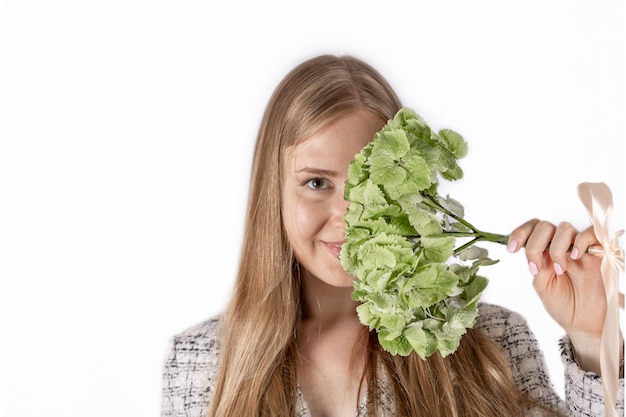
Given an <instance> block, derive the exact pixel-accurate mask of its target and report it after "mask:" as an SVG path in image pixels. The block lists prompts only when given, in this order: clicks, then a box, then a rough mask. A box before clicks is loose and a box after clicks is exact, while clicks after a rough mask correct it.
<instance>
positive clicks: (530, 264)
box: [528, 262, 539, 275]
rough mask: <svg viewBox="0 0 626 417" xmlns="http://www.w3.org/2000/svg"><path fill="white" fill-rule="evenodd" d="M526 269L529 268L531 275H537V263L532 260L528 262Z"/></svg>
mask: <svg viewBox="0 0 626 417" xmlns="http://www.w3.org/2000/svg"><path fill="white" fill-rule="evenodd" d="M528 269H530V273H531V274H533V275H537V273H539V269H538V268H537V264H536V263H534V262H528Z"/></svg>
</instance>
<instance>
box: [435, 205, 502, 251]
mask: <svg viewBox="0 0 626 417" xmlns="http://www.w3.org/2000/svg"><path fill="white" fill-rule="evenodd" d="M423 201H424V203H425V204H426V205H428V206H430V207H432V208H434V209H435V210H438V211H440V212H442V213H444V214H446V215H448V216H450V217H452V218H453V219H454V220H456V221H457V222H459V223H461V224H462V225H464V226H465V227H467V228H469V229H470V230H472V231H471V232H444V233H443V234H442V236H452V237H473V238H474V239H472V240H470V241H469V242H467V243H465V244H464V245H462V246H460V247H458V248H457V249H455V250H454V254H455V255H456V254H458V253H459V252H461V251H462V250H463V249H466V248H468V247H470V246H472V245H473V244H474V243H476V242H480V241H486V242H494V243H499V244H501V245H506V244H507V242H508V240H509V236H508V235H500V234H497V233H489V232H483V231H482V230H479V229H478V228H477V227H475V226H474V225H473V224H471V223H470V222H468V221H467V220H465V219H464V218H462V217H460V216H457V215H456V214H455V213H453V212H451V211H450V210H448V209H446V208H445V207H443V206H442V205H441V204H439V202H437V201H436V200H435V199H434V198H433V197H432V196H426V198H425V199H424V200H423Z"/></svg>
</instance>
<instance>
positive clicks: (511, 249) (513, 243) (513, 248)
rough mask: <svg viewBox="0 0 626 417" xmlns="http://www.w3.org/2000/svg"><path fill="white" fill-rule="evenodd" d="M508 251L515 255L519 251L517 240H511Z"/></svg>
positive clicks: (507, 246)
mask: <svg viewBox="0 0 626 417" xmlns="http://www.w3.org/2000/svg"><path fill="white" fill-rule="evenodd" d="M506 250H508V251H509V252H511V253H513V252H515V251H516V250H517V240H515V239H511V240H509V243H508V244H507V245H506Z"/></svg>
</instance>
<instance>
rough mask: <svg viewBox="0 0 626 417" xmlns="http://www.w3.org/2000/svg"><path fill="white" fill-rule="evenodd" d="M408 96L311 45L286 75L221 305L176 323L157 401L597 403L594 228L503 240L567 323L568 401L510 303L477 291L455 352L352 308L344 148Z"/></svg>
mask: <svg viewBox="0 0 626 417" xmlns="http://www.w3.org/2000/svg"><path fill="white" fill-rule="evenodd" d="M400 108H401V103H400V101H399V100H398V98H397V96H396V94H395V93H394V92H393V91H392V89H391V88H390V86H389V85H388V83H387V82H386V81H385V80H384V79H383V78H382V77H381V76H380V75H379V74H378V73H377V72H376V71H375V70H374V69H372V68H371V67H370V66H368V65H366V64H365V63H363V62H361V61H359V60H357V59H354V58H351V57H332V56H321V57H317V58H314V59H311V60H309V61H307V62H304V63H303V64H301V65H299V66H298V67H296V68H295V69H294V70H293V71H292V72H290V73H289V74H288V75H287V76H286V78H285V79H284V80H283V81H282V82H281V84H280V85H279V86H278V88H277V89H276V91H275V93H274V95H273V96H272V98H271V100H270V103H269V104H268V107H267V109H266V112H265V115H264V118H263V121H262V124H261V128H260V131H259V135H258V140H257V144H256V150H255V156H254V161H253V169H252V181H251V187H250V195H249V207H248V214H247V225H246V231H245V236H244V247H243V253H242V257H241V263H240V266H239V273H238V277H237V281H236V285H235V290H234V294H233V297H232V299H231V301H230V304H229V306H228V308H227V310H226V311H225V312H224V314H223V315H221V316H220V317H218V318H214V319H212V320H209V321H208V322H205V323H202V324H200V325H198V326H196V327H194V328H191V329H189V330H187V331H185V332H183V333H181V334H180V335H178V336H176V337H175V338H174V339H173V347H172V350H171V353H170V356H169V357H168V359H167V362H166V365H165V371H164V386H163V410H162V415H163V416H183V415H184V416H207V415H208V416H212V417H213V416H214V417H226V416H228V417H230V416H308V415H311V416H313V417H316V416H354V415H368V416H383V415H384V416H391V415H393V416H417V415H425V416H495V415H498V416H513V415H521V414H530V413H531V411H532V412H539V413H545V414H548V415H550V414H553V415H557V414H558V413H560V414H562V415H565V414H568V413H569V414H571V415H589V416H591V415H594V416H595V415H599V414H601V413H603V412H604V409H603V403H602V387H601V381H600V379H599V377H598V374H599V360H598V358H599V335H600V333H601V331H602V323H603V320H604V311H605V310H606V309H605V307H603V306H605V305H606V302H605V298H604V292H603V286H602V281H601V279H600V273H599V260H598V259H597V258H595V257H593V256H590V255H585V254H584V252H585V250H586V249H587V247H588V246H589V245H591V244H593V243H596V240H595V237H594V233H593V230H592V229H588V230H585V231H583V232H581V233H579V232H578V231H576V230H575V229H574V228H573V227H572V226H571V225H569V224H566V223H563V224H560V225H559V226H554V225H552V224H550V223H547V222H542V221H538V220H531V221H529V222H527V223H525V224H524V225H522V226H520V227H519V228H517V229H516V230H514V231H513V232H512V233H511V237H510V240H509V246H508V249H509V250H510V251H511V252H516V251H518V250H520V249H521V248H522V247H524V246H525V250H526V254H527V257H528V260H529V267H530V269H531V272H532V273H533V274H534V276H535V278H534V285H535V288H536V289H537V291H538V293H539V295H540V297H541V298H542V300H543V302H544V305H545V307H546V310H547V311H548V313H550V315H551V316H552V317H553V318H554V319H555V320H557V322H558V323H559V324H560V325H561V326H562V327H563V328H564V329H565V331H566V332H567V335H568V336H567V337H566V338H565V339H564V341H563V355H564V361H565V364H566V383H567V392H568V398H567V402H564V401H561V400H560V399H559V398H558V396H557V395H556V394H555V393H554V391H553V390H552V387H551V384H550V381H549V378H548V376H547V373H546V369H545V366H544V363H543V358H542V354H541V352H540V351H539V350H538V347H537V343H536V341H535V339H534V337H533V336H532V334H531V332H530V331H529V330H528V328H527V326H526V324H525V322H524V320H523V319H522V318H521V317H520V316H518V315H517V314H515V313H512V312H510V311H507V310H505V309H503V308H500V307H497V306H492V305H486V304H483V305H481V306H480V314H479V317H478V320H477V323H476V326H475V328H474V329H470V330H469V331H468V333H467V334H466V335H465V336H464V337H463V339H462V340H461V345H460V347H459V349H458V350H457V352H456V353H455V354H453V355H450V356H448V357H446V358H441V357H440V356H439V355H437V354H436V355H433V356H431V357H430V358H428V360H426V361H423V360H421V359H420V358H419V357H417V356H416V355H410V356H408V357H399V356H391V355H389V354H388V353H386V352H385V351H383V350H382V349H381V348H380V346H379V345H378V343H377V339H376V337H375V335H372V334H370V333H369V332H368V329H367V328H366V327H365V326H362V325H361V324H359V321H358V318H357V315H356V311H355V308H356V304H355V302H354V301H353V300H352V298H351V292H352V284H351V282H352V279H353V278H352V277H351V276H349V275H348V274H347V273H346V272H345V271H344V270H343V269H342V267H341V265H340V264H339V260H338V259H337V256H338V254H339V250H340V247H341V245H342V243H343V238H344V233H345V224H344V222H343V215H344V214H345V211H346V208H347V203H346V202H345V201H344V199H343V183H344V180H345V178H346V175H347V167H348V164H349V162H350V160H351V159H352V158H353V157H354V155H355V154H356V153H357V152H358V151H359V150H360V149H361V148H362V147H363V146H365V144H366V143H367V142H369V141H370V140H371V139H372V138H373V136H374V133H375V132H376V131H378V130H379V129H380V128H382V127H383V125H384V124H385V122H386V121H387V120H388V119H390V118H392V117H393V116H394V114H395V113H396V112H397V111H398V110H399V109H400ZM548 243H550V251H549V252H544V248H545V247H547V245H548ZM572 243H573V244H574V247H575V250H574V251H573V252H571V254H570V253H568V252H567V249H568V248H569V246H570V244H572ZM583 297H584V300H583ZM581 300H583V302H581ZM585 371H589V372H585ZM620 384H621V388H620V390H623V381H621V382H620ZM622 392H623V391H622ZM622 397H623V394H621V395H620V398H622ZM618 407H619V408H621V409H622V410H623V403H622V402H621V400H620V404H619V405H618ZM622 412H623V411H622Z"/></svg>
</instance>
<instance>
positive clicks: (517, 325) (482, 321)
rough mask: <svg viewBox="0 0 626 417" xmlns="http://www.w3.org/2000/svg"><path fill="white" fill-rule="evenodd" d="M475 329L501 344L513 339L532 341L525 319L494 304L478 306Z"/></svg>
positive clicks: (482, 303) (532, 337) (480, 304)
mask: <svg viewBox="0 0 626 417" xmlns="http://www.w3.org/2000/svg"><path fill="white" fill-rule="evenodd" d="M475 328H477V329H479V330H481V331H483V332H484V333H486V334H487V336H489V338H490V339H492V340H494V341H495V342H497V343H499V344H502V343H503V342H505V341H507V340H509V341H510V339H511V338H513V339H517V340H519V339H528V338H531V339H534V335H533V334H532V332H531V330H530V328H529V327H528V323H527V322H526V319H525V318H524V317H523V316H522V315H521V314H519V313H517V312H515V311H513V310H510V309H508V308H506V307H502V306H499V305H496V304H489V303H484V302H481V303H479V304H478V316H477V317H476V325H475Z"/></svg>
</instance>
